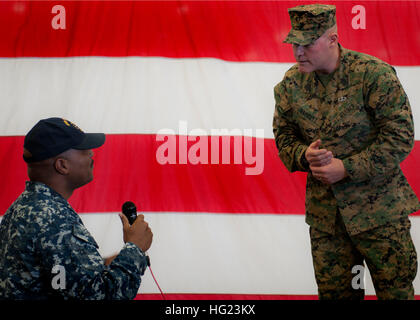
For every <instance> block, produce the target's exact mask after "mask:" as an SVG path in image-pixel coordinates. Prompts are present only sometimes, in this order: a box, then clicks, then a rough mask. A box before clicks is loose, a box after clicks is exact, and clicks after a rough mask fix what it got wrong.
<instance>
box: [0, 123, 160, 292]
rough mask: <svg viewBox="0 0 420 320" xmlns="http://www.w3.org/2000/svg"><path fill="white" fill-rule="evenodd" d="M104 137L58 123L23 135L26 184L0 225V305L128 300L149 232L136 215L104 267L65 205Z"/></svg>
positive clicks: (86, 177)
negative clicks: (28, 301)
mask: <svg viewBox="0 0 420 320" xmlns="http://www.w3.org/2000/svg"><path fill="white" fill-rule="evenodd" d="M104 142H105V135H104V134H103V133H84V132H83V131H82V130H80V129H79V128H78V127H77V126H76V125H74V124H73V123H71V122H70V121H68V120H64V119H61V118H49V119H44V120H41V121H39V122H38V123H37V124H36V125H35V126H34V127H33V128H32V129H31V130H30V131H29V133H28V134H27V135H26V137H25V141H24V154H23V158H24V160H25V161H26V162H27V165H28V176H29V178H30V181H27V182H26V188H25V191H24V192H23V193H22V194H21V195H20V196H19V197H18V199H17V200H16V201H15V202H14V203H13V204H12V205H11V206H10V208H9V209H8V210H7V212H6V213H5V215H4V217H3V219H2V221H1V224H0V299H51V298H59V299H95V300H97V299H133V298H134V297H135V296H136V294H137V291H138V288H139V286H140V281H141V279H140V277H141V276H142V275H143V273H144V271H145V269H146V267H147V257H146V256H145V252H146V250H147V249H148V248H149V247H150V245H151V242H152V236H153V235H152V232H151V230H150V228H149V227H148V225H147V223H146V222H145V221H144V217H143V216H142V215H139V216H138V218H137V220H136V221H135V222H134V223H133V225H132V226H131V227H130V225H129V223H128V220H127V218H126V217H125V216H123V215H122V214H121V215H120V217H121V220H122V222H123V233H124V241H125V245H124V247H123V248H122V250H121V251H120V253H119V254H118V255H117V256H116V257H115V258H114V259H113V260H112V261H110V264H109V265H105V263H104V260H103V259H102V257H101V256H100V254H99V252H98V245H97V244H96V242H95V240H94V239H93V238H92V236H91V235H90V233H89V231H88V230H87V229H86V228H85V226H84V225H83V223H82V221H81V219H80V218H79V216H78V215H77V214H76V212H75V211H74V210H73V209H72V207H71V206H70V205H69V203H68V202H67V200H68V198H69V197H70V196H71V194H72V193H73V191H74V190H75V189H76V188H79V187H81V186H83V185H85V184H87V183H89V182H90V181H91V180H92V179H93V160H92V156H93V152H92V150H91V149H93V148H98V147H100V146H101V145H102V144H103V143H104Z"/></svg>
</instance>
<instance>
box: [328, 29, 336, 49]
mask: <svg viewBox="0 0 420 320" xmlns="http://www.w3.org/2000/svg"><path fill="white" fill-rule="evenodd" d="M328 40H329V44H330V46H335V45H337V43H338V33H336V32H333V33H331V34H330V35H329V37H328Z"/></svg>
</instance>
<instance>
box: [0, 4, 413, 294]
mask: <svg viewBox="0 0 420 320" xmlns="http://www.w3.org/2000/svg"><path fill="white" fill-rule="evenodd" d="M310 3H315V2H314V1H2V2H0V57H1V59H0V101H1V102H0V110H1V116H0V177H1V187H0V188H1V192H0V215H3V214H4V213H5V211H6V210H7V208H8V207H9V206H10V205H11V204H12V202H13V201H14V200H15V199H16V198H17V196H18V195H19V194H20V193H21V192H22V191H23V189H24V183H25V180H27V175H26V166H25V163H24V161H23V159H22V151H23V139H24V136H25V134H26V133H27V132H28V131H29V130H30V128H31V127H32V126H33V125H34V124H35V123H36V122H37V121H38V120H40V119H42V118H47V117H54V116H58V117H63V118H67V119H69V120H71V121H72V122H74V123H75V124H77V125H78V126H79V127H80V128H82V129H83V130H84V131H86V132H104V133H106V135H107V140H106V143H105V145H104V146H103V147H101V148H99V149H97V150H95V156H94V160H95V170H94V175H95V178H94V181H93V182H91V183H90V184H89V185H87V186H85V187H82V188H80V189H78V190H77V191H75V193H74V194H73V196H72V197H71V198H70V201H69V202H70V204H71V205H72V206H73V208H74V209H75V210H76V211H77V212H78V213H79V214H80V216H81V218H82V220H83V221H84V223H85V225H86V227H87V228H88V229H89V231H90V232H91V233H92V235H93V236H94V238H95V239H96V240H97V242H98V244H99V246H100V252H101V254H102V255H103V256H110V255H113V254H115V253H117V252H118V251H119V249H120V248H121V246H122V244H123V242H122V230H121V222H120V220H119V217H118V215H117V213H118V212H120V209H121V205H122V204H123V203H124V202H125V201H127V200H131V201H133V202H135V203H136V204H137V207H138V209H139V212H141V213H144V215H145V219H146V221H148V222H149V224H150V226H151V228H152V231H153V233H154V241H153V244H152V247H151V248H150V250H149V255H150V258H151V263H152V268H153V272H154V274H155V276H156V278H157V280H158V282H159V285H160V286H161V288H162V290H163V291H164V293H165V294H166V295H167V296H168V297H171V298H174V299H178V298H179V299H184V298H193V299H202V298H213V299H219V298H224V299H226V298H232V299H236V298H240V299H248V298H252V299H260V298H261V299H278V298H280V299H282V298H283V299H296V298H307V299H312V298H316V294H317V289H316V283H315V278H314V272H313V266H312V258H311V252H310V242H309V232H308V230H309V227H308V226H307V225H306V224H305V222H304V213H305V208H304V199H305V183H306V174H304V173H299V172H298V173H293V174H292V173H289V172H287V170H286V169H285V167H284V166H283V164H282V163H281V161H280V159H279V158H278V155H277V150H276V147H275V143H274V138H273V133H272V116H273V112H274V93H273V88H274V86H275V85H276V84H277V83H278V82H280V81H281V80H282V78H283V75H284V73H285V72H286V71H287V70H288V69H289V68H290V67H291V66H292V65H293V62H294V58H293V55H292V49H291V46H290V45H288V44H284V43H283V40H284V38H285V37H286V35H287V33H288V32H289V30H290V28H291V25H290V20H289V16H288V13H287V8H290V7H293V6H296V5H299V4H310ZM322 3H325V4H335V5H336V7H337V22H338V33H339V39H340V40H339V42H340V44H341V45H342V46H343V47H345V48H348V49H352V50H356V51H360V52H364V53H367V54H371V55H374V56H377V57H378V58H380V59H382V60H384V61H386V62H388V63H389V64H391V65H393V66H394V67H395V69H396V71H397V74H398V76H399V78H400V80H401V83H402V84H403V87H404V89H405V90H406V92H407V94H408V97H409V99H410V103H411V106H412V111H413V116H414V122H415V127H416V135H415V137H416V144H415V147H414V149H413V151H412V152H411V154H410V155H409V156H408V158H407V159H406V160H404V162H403V163H402V164H401V167H402V169H403V172H404V173H405V175H406V177H407V179H408V181H409V183H410V184H411V186H412V187H413V188H414V190H415V192H416V194H417V195H418V196H420V170H419V169H418V168H419V165H420V143H419V141H418V139H419V134H420V133H419V130H420V129H419V126H420V86H419V80H418V79H419V76H420V2H417V1H322ZM417 215H418V213H413V214H412V215H411V221H412V226H413V228H412V236H413V240H414V242H415V245H416V247H417V249H419V248H420V220H419V218H418V216H417ZM366 281H367V294H369V295H374V290H373V285H372V283H371V280H370V277H369V275H367V277H366ZM415 289H416V291H417V292H420V281H419V280H418V278H416V280H415ZM137 298H138V299H160V295H159V291H158V288H157V286H156V285H155V283H154V282H153V279H152V277H151V275H150V272H149V271H147V272H146V274H145V276H144V277H143V281H142V285H141V287H140V290H139V294H138V296H137Z"/></svg>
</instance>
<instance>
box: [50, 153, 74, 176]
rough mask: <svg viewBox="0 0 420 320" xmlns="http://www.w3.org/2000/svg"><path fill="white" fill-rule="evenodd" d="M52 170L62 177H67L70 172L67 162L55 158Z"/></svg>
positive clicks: (63, 159) (64, 159)
mask: <svg viewBox="0 0 420 320" xmlns="http://www.w3.org/2000/svg"><path fill="white" fill-rule="evenodd" d="M54 169H55V170H56V171H57V172H58V173H59V174H62V175H68V174H69V170H70V163H69V160H67V159H66V158H61V157H60V158H57V159H55V161H54Z"/></svg>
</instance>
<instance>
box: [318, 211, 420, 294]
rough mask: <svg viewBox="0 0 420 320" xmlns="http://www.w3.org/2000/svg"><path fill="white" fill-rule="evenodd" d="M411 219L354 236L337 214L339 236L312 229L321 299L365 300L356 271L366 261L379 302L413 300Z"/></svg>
mask: <svg viewBox="0 0 420 320" xmlns="http://www.w3.org/2000/svg"><path fill="white" fill-rule="evenodd" d="M410 227H411V223H410V220H409V219H408V217H404V218H402V219H400V220H396V221H395V222H391V223H387V224H385V225H383V226H381V227H378V228H375V229H372V230H368V231H365V232H362V233H359V234H356V235H354V236H350V235H349V234H348V233H347V231H346V229H345V226H344V223H343V221H342V218H341V215H340V214H339V213H337V219H336V224H335V235H330V234H328V233H324V232H321V231H319V230H317V229H314V228H312V227H311V228H310V237H311V246H312V258H313V264H314V270H315V278H316V282H317V284H318V296H319V299H320V300H326V299H349V300H363V299H364V295H365V292H364V289H362V288H358V287H357V286H355V289H354V288H353V286H354V282H353V285H352V280H353V278H354V277H355V276H356V273H352V269H353V267H354V266H356V265H360V266H363V261H365V262H366V265H367V267H368V268H369V272H370V274H371V277H372V282H373V285H374V287H375V291H376V296H377V298H378V299H379V300H385V299H394V300H406V299H407V300H413V299H414V287H413V284H412V282H413V280H414V278H415V276H416V273H417V253H416V249H415V247H414V244H413V241H412V239H411V235H410Z"/></svg>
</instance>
